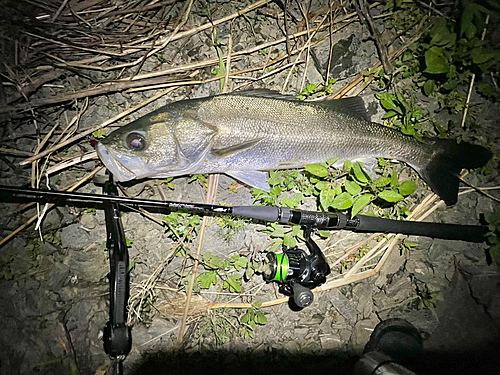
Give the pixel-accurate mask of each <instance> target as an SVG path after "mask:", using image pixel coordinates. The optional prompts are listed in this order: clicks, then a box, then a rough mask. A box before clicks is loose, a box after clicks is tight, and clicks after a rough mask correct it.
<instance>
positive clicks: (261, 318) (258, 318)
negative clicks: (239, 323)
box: [254, 311, 267, 325]
mask: <svg viewBox="0 0 500 375" xmlns="http://www.w3.org/2000/svg"><path fill="white" fill-rule="evenodd" d="M254 320H255V323H257V324H261V325H264V324H266V323H267V318H266V316H265V315H264V314H262V313H261V312H260V311H257V312H256V313H255V318H254Z"/></svg>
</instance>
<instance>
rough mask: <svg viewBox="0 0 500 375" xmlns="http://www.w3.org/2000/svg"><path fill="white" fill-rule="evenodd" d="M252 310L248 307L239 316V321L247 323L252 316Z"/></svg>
mask: <svg viewBox="0 0 500 375" xmlns="http://www.w3.org/2000/svg"><path fill="white" fill-rule="evenodd" d="M250 311H252V312H253V310H250V309H248V310H247V312H246V313H245V314H244V315H243V316H242V317H241V318H240V322H241V323H243V324H248V322H249V321H250V319H251V318H253V317H252V316H251V315H252V314H251V312H250Z"/></svg>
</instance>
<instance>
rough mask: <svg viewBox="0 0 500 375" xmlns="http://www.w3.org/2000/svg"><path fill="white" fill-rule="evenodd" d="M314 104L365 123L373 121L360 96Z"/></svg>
mask: <svg viewBox="0 0 500 375" xmlns="http://www.w3.org/2000/svg"><path fill="white" fill-rule="evenodd" d="M314 104H318V105H321V106H323V107H326V108H329V109H332V110H334V111H337V112H342V113H346V114H348V115H351V116H355V117H357V118H360V119H363V120H365V121H371V119H370V115H369V114H368V112H367V111H366V107H365V102H364V101H363V99H361V98H360V97H359V96H353V97H350V98H341V99H329V100H323V101H317V102H314Z"/></svg>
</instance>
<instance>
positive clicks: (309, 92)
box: [296, 78, 337, 100]
mask: <svg viewBox="0 0 500 375" xmlns="http://www.w3.org/2000/svg"><path fill="white" fill-rule="evenodd" d="M335 82H337V80H336V79H333V78H332V79H329V80H328V82H322V83H321V85H320V86H319V87H318V86H316V85H315V84H314V83H310V84H308V85H306V87H305V88H304V89H302V91H301V93H300V94H298V95H296V98H297V99H299V100H305V99H307V98H308V97H311V96H313V95H316V97H321V96H325V95H330V94H332V93H333V89H332V86H333V84H334V83H335Z"/></svg>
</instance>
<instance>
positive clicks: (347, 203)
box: [332, 192, 352, 210]
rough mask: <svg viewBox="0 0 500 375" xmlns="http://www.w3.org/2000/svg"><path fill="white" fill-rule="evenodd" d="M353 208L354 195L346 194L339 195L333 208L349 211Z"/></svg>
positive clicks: (334, 201) (333, 203)
mask: <svg viewBox="0 0 500 375" xmlns="http://www.w3.org/2000/svg"><path fill="white" fill-rule="evenodd" d="M351 206H352V195H351V194H349V193H347V192H344V193H342V194H340V195H338V196H337V197H336V198H335V199H334V200H333V202H332V207H333V208H335V209H337V210H347V209H348V208H349V207H351Z"/></svg>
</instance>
